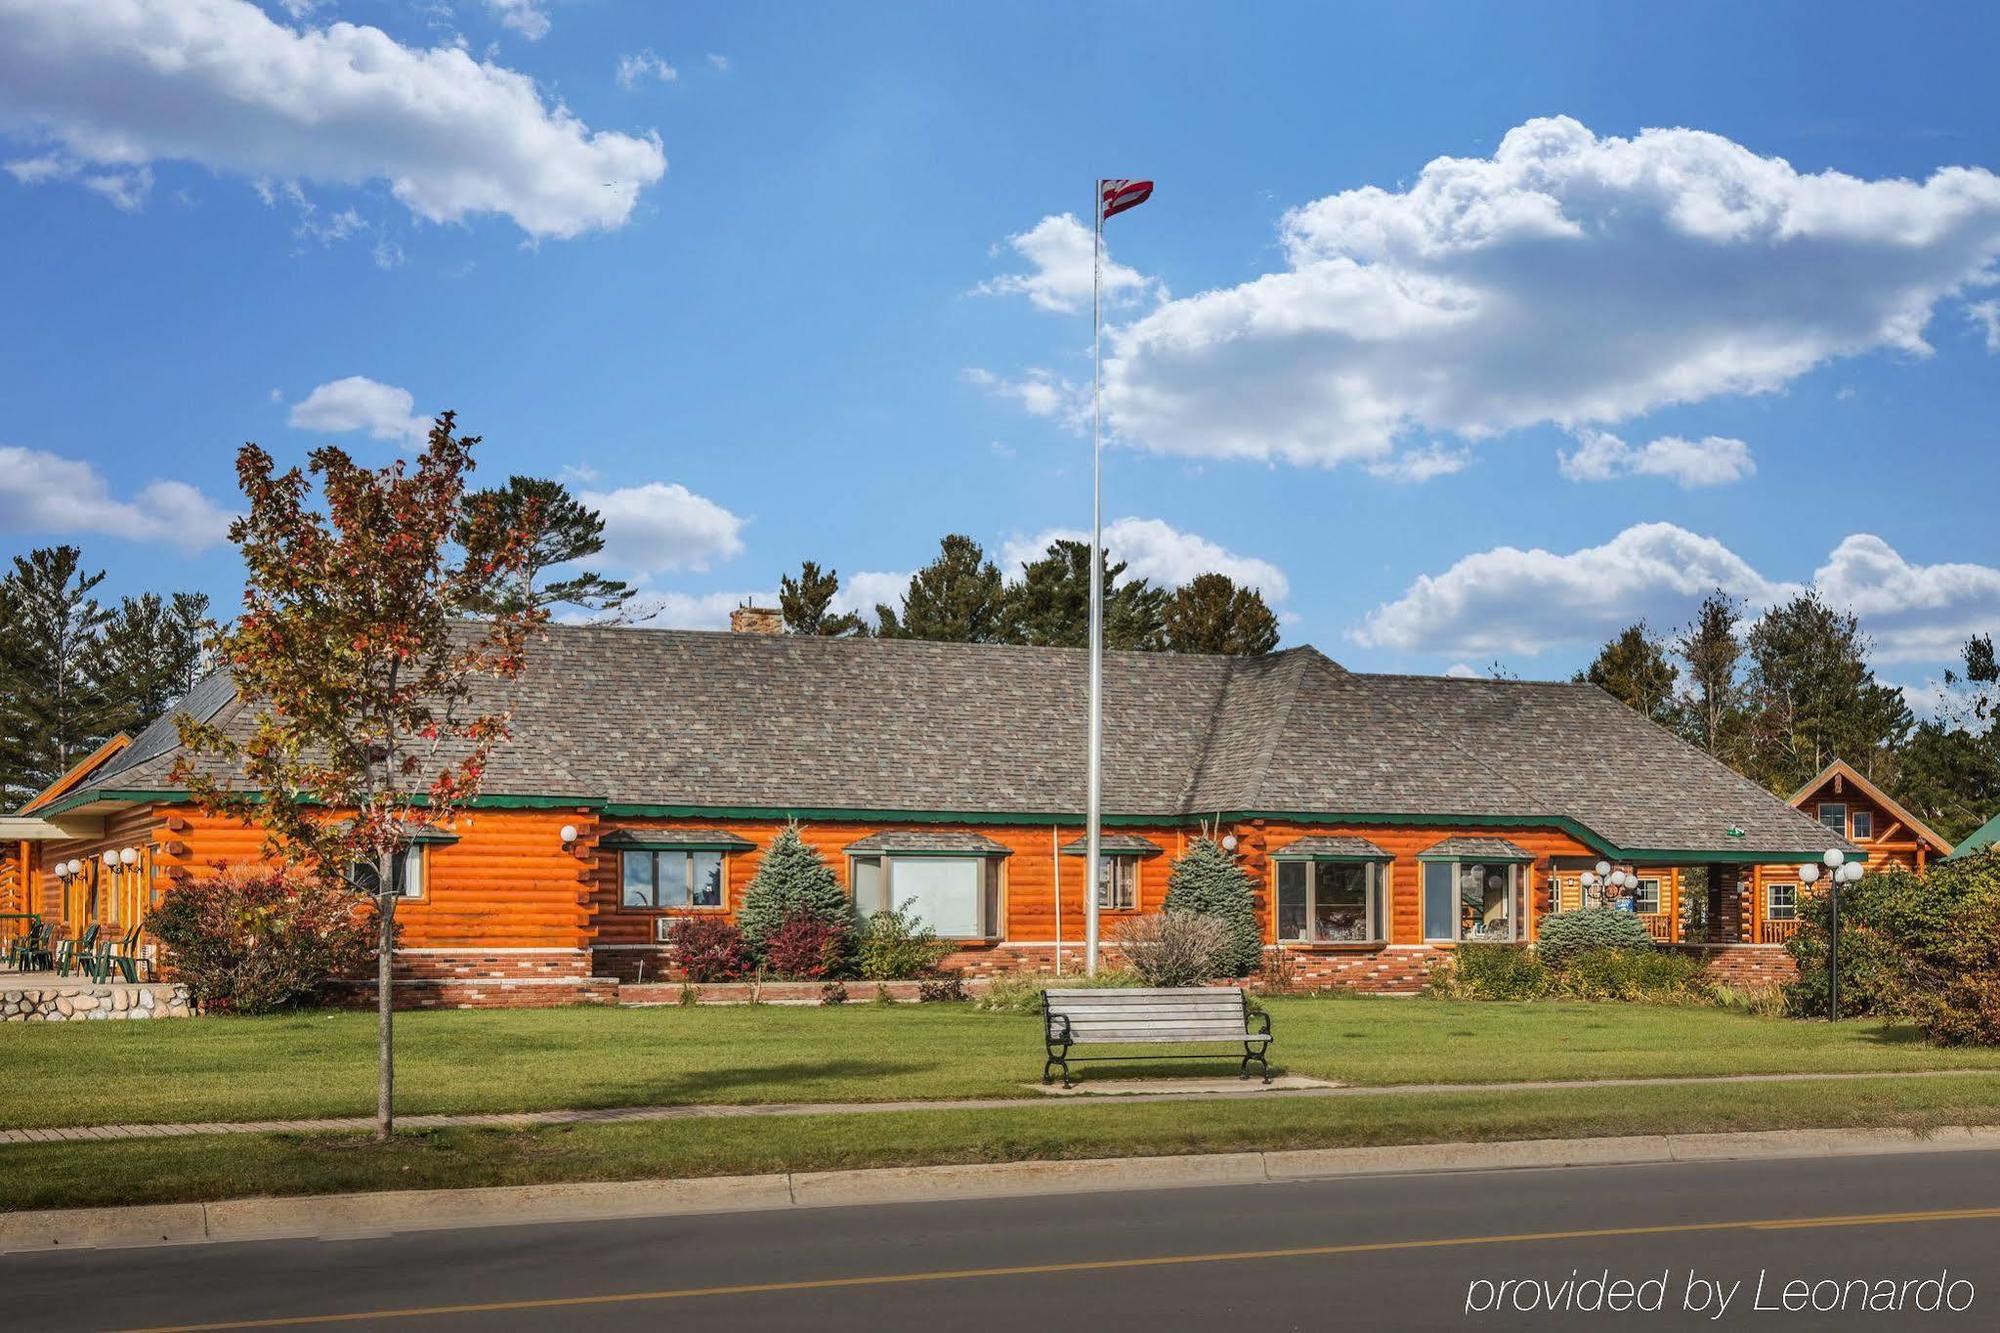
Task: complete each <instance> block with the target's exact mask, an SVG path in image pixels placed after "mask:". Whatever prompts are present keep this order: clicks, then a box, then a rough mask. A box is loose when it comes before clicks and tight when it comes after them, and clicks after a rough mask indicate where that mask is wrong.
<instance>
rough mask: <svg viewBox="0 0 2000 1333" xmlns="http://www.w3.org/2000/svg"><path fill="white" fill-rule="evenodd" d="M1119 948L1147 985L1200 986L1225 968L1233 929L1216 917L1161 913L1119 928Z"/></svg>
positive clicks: (1188, 913)
mask: <svg viewBox="0 0 2000 1333" xmlns="http://www.w3.org/2000/svg"><path fill="white" fill-rule="evenodd" d="M1117 939H1118V948H1119V951H1120V952H1121V953H1123V954H1124V955H1125V958H1126V960H1127V961H1128V962H1129V963H1130V964H1131V966H1132V970H1133V971H1134V972H1136V973H1138V974H1139V980H1140V983H1141V984H1143V985H1147V986H1199V985H1200V984H1201V983H1202V982H1204V981H1207V980H1208V979H1209V978H1210V977H1213V976H1215V975H1216V974H1217V973H1218V972H1220V971H1222V970H1223V968H1224V960H1225V959H1226V958H1228V957H1229V945H1230V939H1229V928H1228V927H1227V926H1225V925H1224V924H1223V923H1222V922H1221V921H1219V920H1217V919H1216V918H1214V917H1212V916H1196V915H1194V914H1193V913H1191V912H1161V913H1159V914H1158V915H1155V916H1142V917H1134V918H1133V919H1132V920H1129V921H1127V922H1125V923H1124V924H1123V925H1121V926H1119V927H1118V934H1117Z"/></svg>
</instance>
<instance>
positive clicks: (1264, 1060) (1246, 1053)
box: [1241, 1041, 1271, 1083]
mask: <svg viewBox="0 0 2000 1333" xmlns="http://www.w3.org/2000/svg"><path fill="white" fill-rule="evenodd" d="M1269 1051H1270V1048H1269V1047H1253V1046H1252V1045H1251V1044H1250V1043H1249V1042H1247V1041H1246V1042H1244V1043H1243V1073H1242V1075H1241V1077H1243V1078H1249V1077H1250V1062H1251V1061H1252V1060H1255V1061H1256V1062H1257V1065H1258V1068H1259V1069H1260V1070H1261V1072H1262V1073H1263V1075H1264V1081H1265V1082H1266V1083H1269V1082H1270V1081H1271V1060H1270V1055H1269Z"/></svg>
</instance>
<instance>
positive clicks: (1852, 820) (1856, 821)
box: [1847, 810, 1875, 842]
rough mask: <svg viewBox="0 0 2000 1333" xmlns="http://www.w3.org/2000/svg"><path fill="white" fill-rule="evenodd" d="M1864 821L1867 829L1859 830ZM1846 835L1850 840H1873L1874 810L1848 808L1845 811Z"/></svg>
mask: <svg viewBox="0 0 2000 1333" xmlns="http://www.w3.org/2000/svg"><path fill="white" fill-rule="evenodd" d="M1864 823H1866V824H1867V826H1868V831H1867V832H1866V833H1863V832H1862V831H1861V828H1862V825H1863V824H1864ZM1847 836H1848V839H1849V841H1852V842H1873V841H1875V812H1874V811H1873V810H1849V811H1848V812H1847Z"/></svg>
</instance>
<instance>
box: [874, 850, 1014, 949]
mask: <svg viewBox="0 0 2000 1333" xmlns="http://www.w3.org/2000/svg"><path fill="white" fill-rule="evenodd" d="M852 883H853V885H854V910H855V911H856V912H857V913H858V914H860V915H861V916H862V917H869V916H873V915H874V914H875V913H877V912H881V911H886V910H888V909H889V908H890V907H891V906H892V905H893V906H895V907H899V908H903V909H904V910H906V911H908V912H909V913H910V915H911V916H912V917H914V918H915V919H916V920H917V921H918V922H920V923H922V924H924V925H927V926H929V927H930V928H931V929H932V930H934V931H936V932H937V933H938V934H939V935H940V936H941V937H943V938H945V939H948V940H949V939H959V940H975V939H992V938H995V937H997V936H998V935H999V933H1000V919H1001V918H1000V862H999V859H998V858H996V857H990V856H894V855H891V856H857V857H855V858H853V875H852Z"/></svg>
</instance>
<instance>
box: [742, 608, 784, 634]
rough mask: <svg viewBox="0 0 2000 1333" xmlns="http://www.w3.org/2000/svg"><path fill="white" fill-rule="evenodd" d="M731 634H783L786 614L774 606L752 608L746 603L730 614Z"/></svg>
mask: <svg viewBox="0 0 2000 1333" xmlns="http://www.w3.org/2000/svg"><path fill="white" fill-rule="evenodd" d="M729 632H730V633H731V634H783V633H784V632H785V613H784V612H782V611H780V610H778V609H777V608H776V607H773V606H752V605H750V604H749V603H748V602H745V603H744V604H743V605H742V606H739V607H737V608H736V609H735V610H734V611H731V612H730V613H729Z"/></svg>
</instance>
